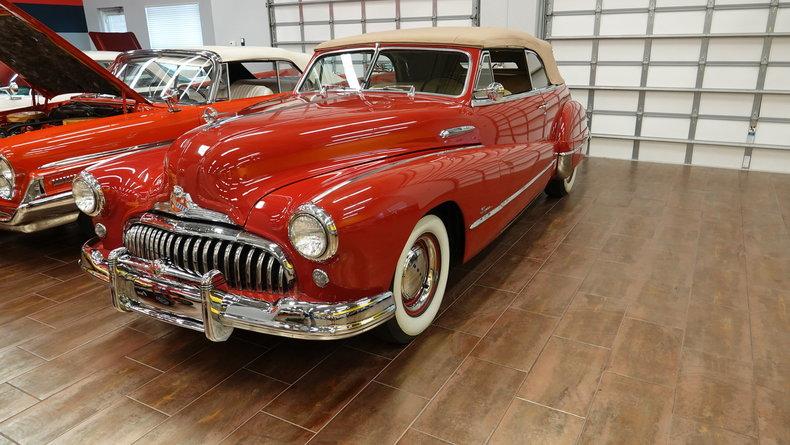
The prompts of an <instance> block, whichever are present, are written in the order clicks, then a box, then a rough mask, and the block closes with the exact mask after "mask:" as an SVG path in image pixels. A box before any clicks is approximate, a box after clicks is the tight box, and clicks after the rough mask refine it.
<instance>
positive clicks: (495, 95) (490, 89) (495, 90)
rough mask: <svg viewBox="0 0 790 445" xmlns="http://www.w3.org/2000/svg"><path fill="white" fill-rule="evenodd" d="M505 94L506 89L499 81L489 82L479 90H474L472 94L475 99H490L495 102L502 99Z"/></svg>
mask: <svg viewBox="0 0 790 445" xmlns="http://www.w3.org/2000/svg"><path fill="white" fill-rule="evenodd" d="M506 94H507V90H505V87H504V86H502V84H501V83H499V82H491V83H490V84H488V86H487V87H485V88H483V89H481V90H475V91H474V93H473V95H474V98H475V99H477V100H490V101H492V102H496V101H498V100H499V99H502V98H503V97H505V95H506Z"/></svg>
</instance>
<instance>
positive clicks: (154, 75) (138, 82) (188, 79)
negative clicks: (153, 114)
mask: <svg viewBox="0 0 790 445" xmlns="http://www.w3.org/2000/svg"><path fill="white" fill-rule="evenodd" d="M214 67H215V65H214V63H212V61H211V60H209V59H207V58H205V57H203V56H197V55H167V54H162V55H157V56H154V57H149V56H145V57H130V58H126V59H121V60H120V61H119V62H118V63H117V64H116V65H115V66H114V67H113V74H114V75H115V76H117V77H118V78H119V79H121V80H122V81H123V82H124V83H126V84H127V85H129V86H130V87H132V89H134V90H135V91H137V92H138V93H140V95H141V96H143V97H145V98H146V99H148V100H149V101H151V102H164V98H163V95H165V92H166V91H167V90H169V89H171V88H172V89H175V90H177V91H178V96H179V98H178V99H179V102H181V103H186V104H205V103H208V102H210V101H211V99H212V98H211V89H212V86H213V85H214V82H215V80H216V79H217V78H218V77H219V75H218V73H216V72H215V69H214Z"/></svg>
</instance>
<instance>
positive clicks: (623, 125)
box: [592, 113, 636, 136]
mask: <svg viewBox="0 0 790 445" xmlns="http://www.w3.org/2000/svg"><path fill="white" fill-rule="evenodd" d="M592 120H593V122H594V125H595V133H600V134H616V135H623V136H631V135H633V134H634V128H635V126H636V116H613V115H608V114H599V113H593V119H592Z"/></svg>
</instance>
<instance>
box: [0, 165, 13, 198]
mask: <svg viewBox="0 0 790 445" xmlns="http://www.w3.org/2000/svg"><path fill="white" fill-rule="evenodd" d="M13 196H14V169H13V168H11V164H10V163H9V162H8V161H7V160H6V159H5V158H3V157H2V156H0V198H2V199H11V198H12V197H13Z"/></svg>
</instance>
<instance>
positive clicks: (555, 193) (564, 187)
mask: <svg viewBox="0 0 790 445" xmlns="http://www.w3.org/2000/svg"><path fill="white" fill-rule="evenodd" d="M577 170H579V166H578V165H577V166H576V167H575V168H574V169H573V173H571V175H570V176H569V177H567V178H565V179H556V178H555V179H552V180H550V181H549V183H548V184H547V185H546V189H545V191H546V194H547V195H549V196H551V197H552V198H562V197H563V196H565V195H567V194H569V193H570V192H571V190H573V184H574V183H575V182H576V173H577Z"/></svg>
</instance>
